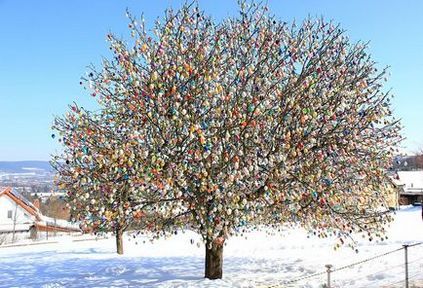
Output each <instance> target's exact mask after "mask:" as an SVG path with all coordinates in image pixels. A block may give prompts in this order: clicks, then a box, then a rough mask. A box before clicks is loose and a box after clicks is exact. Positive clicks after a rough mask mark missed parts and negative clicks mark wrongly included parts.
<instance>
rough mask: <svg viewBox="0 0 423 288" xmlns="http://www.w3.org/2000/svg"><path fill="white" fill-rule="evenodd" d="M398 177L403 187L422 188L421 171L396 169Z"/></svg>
mask: <svg viewBox="0 0 423 288" xmlns="http://www.w3.org/2000/svg"><path fill="white" fill-rule="evenodd" d="M398 178H399V179H398V180H399V182H400V183H401V184H403V185H405V188H422V189H423V171H398Z"/></svg>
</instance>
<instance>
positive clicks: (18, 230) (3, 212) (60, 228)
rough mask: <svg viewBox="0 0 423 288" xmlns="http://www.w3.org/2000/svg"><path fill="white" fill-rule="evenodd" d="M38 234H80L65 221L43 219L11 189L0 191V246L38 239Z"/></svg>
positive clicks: (76, 228)
mask: <svg viewBox="0 0 423 288" xmlns="http://www.w3.org/2000/svg"><path fill="white" fill-rule="evenodd" d="M39 232H46V233H47V235H48V232H55V233H56V232H65V233H71V232H80V229H79V227H77V226H75V225H72V224H70V223H69V222H67V221H65V220H55V219H52V218H49V217H45V216H43V215H42V214H41V212H40V211H39V210H38V208H37V207H35V206H34V205H33V204H32V203H31V202H30V201H28V200H27V199H26V198H25V197H23V196H22V195H21V194H20V193H19V192H17V191H16V190H13V189H12V188H5V189H0V244H1V243H2V242H10V241H12V242H13V241H15V240H19V239H24V238H38V237H39V236H40V235H39V234H40V233H39Z"/></svg>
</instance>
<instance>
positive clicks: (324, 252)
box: [0, 207, 423, 288]
mask: <svg viewBox="0 0 423 288" xmlns="http://www.w3.org/2000/svg"><path fill="white" fill-rule="evenodd" d="M419 209H420V208H419V207H416V208H412V207H409V208H406V209H403V210H401V211H400V212H399V213H398V214H397V216H396V220H395V222H394V223H393V224H392V227H391V228H390V230H389V231H390V232H389V235H390V238H389V239H388V241H387V242H386V243H379V244H375V243H369V242H362V243H361V244H360V246H359V250H360V252H359V253H358V254H356V253H355V252H354V251H352V250H351V249H349V248H347V247H345V248H343V249H341V250H339V251H334V250H333V248H332V247H333V243H334V242H333V239H323V240H322V239H317V238H307V235H306V234H305V233H304V232H303V231H301V230H296V231H288V232H285V235H282V236H281V235H277V236H268V235H266V234H265V233H264V232H254V233H251V234H248V239H247V240H246V239H244V238H241V237H238V238H232V239H230V240H229V241H228V243H227V244H228V245H227V246H225V248H224V250H225V251H224V278H223V279H222V280H217V281H210V280H206V279H203V277H202V275H203V257H204V256H203V254H204V251H203V250H204V247H203V246H200V248H198V247H197V245H195V244H194V245H191V244H190V240H191V239H194V241H195V242H197V241H198V240H199V238H198V236H197V235H195V234H194V233H191V232H187V233H185V234H180V235H176V236H174V237H172V238H170V239H167V240H160V241H157V242H154V243H153V244H151V243H149V242H147V243H142V239H140V238H138V239H133V240H131V241H129V239H128V238H129V237H126V242H125V247H124V248H125V255H123V256H118V255H116V254H115V253H114V248H115V247H114V241H113V238H111V239H106V240H99V241H89V242H79V243H72V242H71V241H66V240H64V241H62V242H61V243H58V244H49V245H40V246H27V247H13V248H0V287H44V288H47V287H257V286H260V285H262V284H263V286H262V287H265V286H266V285H273V284H278V283H282V282H283V281H286V280H291V279H296V278H298V277H300V276H303V275H309V274H312V273H318V272H324V271H325V267H324V266H325V264H328V263H330V264H332V265H334V268H339V267H341V266H344V265H348V264H350V263H353V262H357V261H360V260H363V259H366V258H369V257H372V256H375V255H378V254H382V253H385V252H388V251H391V250H395V249H397V248H400V247H401V245H402V244H403V243H407V242H420V241H423V222H422V219H421V216H420V210H419ZM135 241H137V242H140V243H138V244H135ZM422 252H423V245H420V246H416V247H412V248H410V249H409V254H410V256H409V257H410V277H412V279H413V280H417V279H420V280H422V279H423V253H422ZM403 263H404V252H403V251H398V252H395V253H392V254H389V255H387V256H384V257H381V258H378V259H375V260H372V261H369V262H366V263H363V264H360V265H356V266H354V267H353V268H347V269H344V270H342V271H338V272H335V273H333V275H332V279H333V281H334V282H333V284H334V285H333V286H334V287H355V288H358V287H388V284H392V283H396V282H398V284H400V283H401V281H402V280H403V279H404V265H403ZM325 279H326V275H325V274H323V275H319V276H316V277H313V278H309V279H306V280H303V281H298V282H295V283H293V284H292V286H289V287H313V288H314V287H321V284H323V283H324V282H325ZM264 284H266V285H264ZM281 287H282V286H281Z"/></svg>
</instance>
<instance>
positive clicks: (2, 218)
mask: <svg viewBox="0 0 423 288" xmlns="http://www.w3.org/2000/svg"><path fill="white" fill-rule="evenodd" d="M10 211H11V212H10ZM15 214H16V215H15ZM9 216H12V217H9ZM15 217H16V223H15V226H18V225H19V226H21V225H22V224H32V223H34V221H35V217H34V216H32V215H30V214H29V213H28V212H27V211H26V210H25V209H23V208H22V207H21V206H19V205H17V204H16V202H14V201H13V200H12V199H10V198H9V197H8V196H7V195H2V196H0V231H5V230H9V229H13V225H14V221H15Z"/></svg>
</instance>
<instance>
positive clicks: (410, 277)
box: [261, 242, 423, 288]
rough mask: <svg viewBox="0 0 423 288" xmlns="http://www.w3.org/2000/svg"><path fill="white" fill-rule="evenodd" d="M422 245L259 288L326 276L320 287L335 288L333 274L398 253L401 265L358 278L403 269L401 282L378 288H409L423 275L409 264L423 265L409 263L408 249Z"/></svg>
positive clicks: (422, 259) (280, 287) (287, 286)
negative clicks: (402, 255)
mask: <svg viewBox="0 0 423 288" xmlns="http://www.w3.org/2000/svg"><path fill="white" fill-rule="evenodd" d="M422 244H423V242H417V243H413V244H404V245H402V247H400V248H397V249H394V250H390V251H387V252H385V253H381V254H378V255H375V256H372V257H369V258H366V259H363V260H360V261H356V262H353V263H351V264H348V265H343V266H340V267H335V266H333V265H331V264H326V265H325V266H324V267H325V268H326V269H325V270H323V269H322V271H320V272H317V273H312V274H305V275H302V276H299V277H297V278H294V279H290V280H286V281H281V282H279V283H275V284H273V285H265V286H263V285H262V286H261V287H266V288H290V287H295V286H293V285H294V284H297V283H299V282H301V281H304V280H308V279H313V278H317V277H323V276H324V275H326V281H325V282H326V283H324V284H323V286H322V287H324V288H335V286H332V284H333V283H332V281H331V279H333V277H332V275H333V274H334V273H339V272H340V271H343V270H346V269H349V268H353V267H355V266H358V265H362V264H364V263H367V262H371V261H373V260H376V259H380V258H384V257H386V256H388V255H390V254H394V253H398V252H400V251H404V261H403V262H402V263H395V265H391V266H389V267H384V269H383V270H379V271H376V272H374V271H372V272H371V273H368V274H365V275H364V276H360V278H364V277H367V278H368V277H371V276H375V275H378V274H380V273H382V272H386V271H389V270H394V269H396V270H398V269H401V268H404V279H403V280H400V281H397V280H395V281H390V282H387V283H382V284H381V286H380V287H384V288H393V287H406V288H409V287H411V286H410V283H411V282H412V281H415V280H423V279H422V278H423V275H422V274H423V273H422V268H423V264H420V267H419V268H418V269H417V270H418V271H416V269H409V268H410V264H416V263H423V257H420V258H417V259H413V260H412V261H410V259H409V257H408V256H409V252H410V248H414V247H416V246H420V245H422ZM421 247H423V246H421ZM419 255H422V254H419ZM419 277H420V278H419ZM360 278H355V279H354V280H358V279H360ZM398 285H400V286H398ZM419 285H420V284H419ZM336 287H338V286H336ZM362 287H363V288H364V287H368V286H367V285H365V286H362ZM413 287H416V286H413ZM418 287H423V281H422V283H421V286H418Z"/></svg>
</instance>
